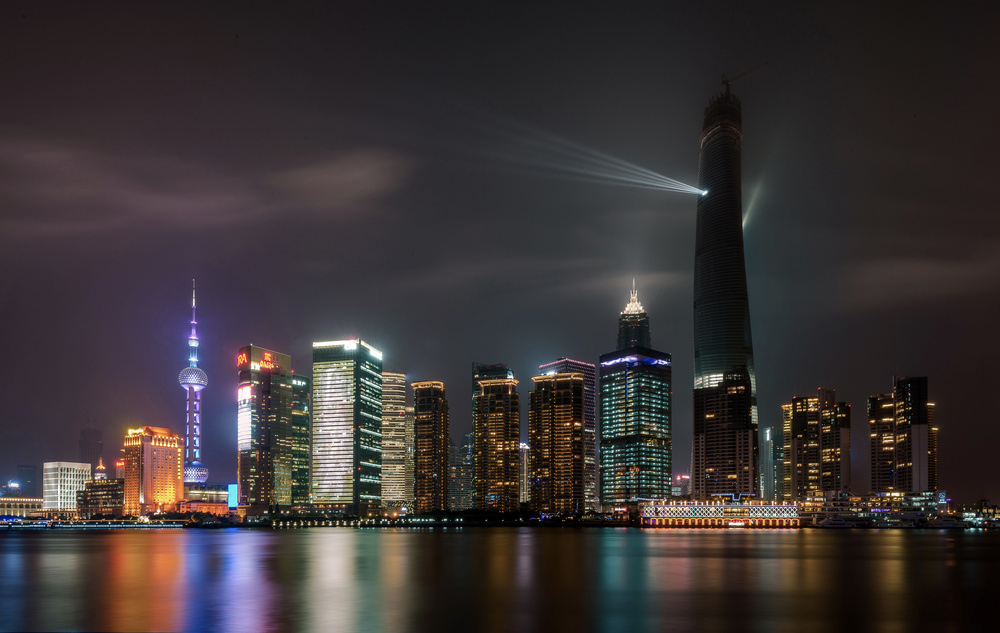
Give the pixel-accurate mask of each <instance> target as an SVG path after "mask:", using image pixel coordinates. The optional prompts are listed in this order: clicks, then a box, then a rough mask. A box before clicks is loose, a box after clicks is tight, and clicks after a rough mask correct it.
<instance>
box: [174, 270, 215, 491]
mask: <svg viewBox="0 0 1000 633" xmlns="http://www.w3.org/2000/svg"><path fill="white" fill-rule="evenodd" d="M196 305H197V303H196V301H195V292H194V279H192V280H191V335H190V336H189V337H188V366H187V367H185V368H184V369H182V370H181V373H180V376H178V377H177V380H178V382H180V384H181V388H182V389H184V391H186V392H187V422H186V424H185V435H184V438H185V439H184V483H199V484H203V483H205V481H207V480H208V469H207V468H205V465H204V464H202V463H201V390H202V389H204V388H205V387H207V386H208V376H207V375H206V374H205V372H204V370H202V369H201V368H199V367H198V329H197V328H198V321H197V319H195V307H196Z"/></svg>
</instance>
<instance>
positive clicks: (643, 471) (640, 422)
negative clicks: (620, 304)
mask: <svg viewBox="0 0 1000 633" xmlns="http://www.w3.org/2000/svg"><path fill="white" fill-rule="evenodd" d="M623 322H624V323H628V324H630V325H629V326H628V328H627V329H630V330H631V331H632V332H633V334H634V337H635V339H636V340H644V341H646V342H648V341H649V340H650V339H649V325H648V324H649V320H648V317H647V316H646V312H645V310H644V309H643V308H642V304H640V303H639V299H638V295H637V293H636V291H635V289H634V288H633V290H632V293H631V297H630V299H629V303H628V305H626V306H625V310H624V311H623V312H622V314H621V318H620V319H619V328H618V331H619V334H620V333H621V332H622V330H623V326H622V323H623ZM643 324H644V325H643ZM631 340H632V339H630V338H629V339H626V340H624V341H623V340H622V337H621V336H619V343H622V342H624V343H628V342H629V341H631ZM599 373H600V378H599V381H600V389H599V392H600V426H601V432H600V435H601V447H600V469H599V474H600V482H601V486H600V488H601V504H602V506H603V509H604V511H606V512H607V511H621V510H622V509H623V508H628V507H631V506H635V504H637V503H638V502H639V501H640V500H643V499H666V498H667V497H669V496H670V493H671V481H670V479H671V473H672V468H673V464H672V456H673V444H672V431H671V429H672V427H671V419H672V403H671V383H672V368H671V361H670V354H667V353H665V352H660V351H657V350H654V349H650V348H648V347H639V346H633V347H627V348H624V349H619V350H617V351H615V352H611V353H608V354H603V355H602V356H601V358H600V369H599Z"/></svg>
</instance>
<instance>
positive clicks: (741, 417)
mask: <svg viewBox="0 0 1000 633" xmlns="http://www.w3.org/2000/svg"><path fill="white" fill-rule="evenodd" d="M750 393H751V391H750V377H749V375H748V374H747V371H746V369H745V368H743V367H739V368H738V369H736V370H734V371H730V372H726V373H725V374H724V375H723V377H722V381H721V382H720V383H719V384H717V385H715V386H713V387H703V388H701V389H695V390H694V442H693V446H692V451H691V495H692V496H693V497H694V498H695V499H700V500H708V499H711V498H712V497H716V496H721V495H728V496H733V497H759V496H760V475H759V472H760V466H759V461H758V460H759V452H758V450H759V449H758V446H757V425H755V424H754V423H753V413H752V408H753V405H752V399H751V396H750Z"/></svg>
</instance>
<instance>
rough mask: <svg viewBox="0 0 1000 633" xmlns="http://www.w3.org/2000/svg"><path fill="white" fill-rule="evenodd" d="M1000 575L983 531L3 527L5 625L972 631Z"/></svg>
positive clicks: (995, 551) (995, 543)
mask: <svg viewBox="0 0 1000 633" xmlns="http://www.w3.org/2000/svg"><path fill="white" fill-rule="evenodd" d="M997 569H1000V534H995V533H982V532H965V533H961V532H960V533H955V532H944V531H937V532H935V531H906V532H904V531H856V530H850V531H822V530H800V531H795V530H776V531H766V530H761V531H739V530H730V531H684V530H678V531H667V530H662V531H656V530H646V531H639V530H599V529H594V530H573V529H513V528H512V529H459V530H455V529H452V530H441V529H436V530H383V531H380V530H354V529H335V528H331V529H312V530H297V531H273V532H272V531H267V530H259V531H258V530H220V531H201V530H161V531H156V530H153V531H118V532H105V533H90V532H58V533H56V532H46V533H18V532H4V533H0V629H3V630H46V631H50V630H106V631H149V630H155V631H203V630H218V629H225V630H237V631H435V632H441V631H472V630H476V631H559V630H565V631H588V630H598V631H625V630H628V631H647V630H648V631H653V630H657V631H659V630H688V629H698V630H704V631H713V630H719V631H723V630H725V631H734V630H748V631H782V630H788V631H803V630H808V631H834V630H843V629H847V628H852V629H857V630H874V629H877V630H898V631H915V630H962V629H967V628H969V627H971V626H973V624H974V623H975V622H977V620H978V619H979V618H980V616H981V615H983V614H984V613H986V610H985V605H987V604H990V603H989V602H987V600H990V599H992V596H993V595H995V594H996V592H997V590H998V589H1000V581H998V580H997V579H996V574H995V573H994V572H995V570H997Z"/></svg>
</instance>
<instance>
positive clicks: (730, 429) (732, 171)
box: [691, 82, 759, 495]
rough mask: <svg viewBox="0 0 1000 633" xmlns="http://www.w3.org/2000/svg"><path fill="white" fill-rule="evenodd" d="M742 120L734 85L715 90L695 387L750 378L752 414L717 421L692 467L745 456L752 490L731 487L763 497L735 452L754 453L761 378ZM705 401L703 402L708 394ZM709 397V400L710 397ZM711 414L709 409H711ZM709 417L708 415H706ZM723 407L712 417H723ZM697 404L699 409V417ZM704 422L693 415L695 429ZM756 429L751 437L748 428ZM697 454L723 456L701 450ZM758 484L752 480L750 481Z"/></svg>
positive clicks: (701, 169) (700, 254)
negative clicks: (748, 254) (750, 287)
mask: <svg viewBox="0 0 1000 633" xmlns="http://www.w3.org/2000/svg"><path fill="white" fill-rule="evenodd" d="M742 143H743V122H742V114H741V106H740V100H739V98H737V97H736V95H734V94H732V92H731V91H730V88H729V84H728V82H726V88H725V91H724V92H722V93H721V94H718V95H716V96H715V97H713V98H712V99H711V101H709V104H708V107H707V108H705V117H704V122H703V125H702V134H701V156H700V159H699V164H698V187H699V188H700V189H701V190H702V191H703V194H702V195H701V196H699V198H698V217H697V228H696V236H695V261H694V388H695V402H696V403H697V402H699V401H700V400H699V394H698V391H699V390H702V389H714V388H716V387H719V386H720V385H721V384H722V383H723V382H724V381H726V380H727V376H729V377H732V376H735V375H740V376H745V379H746V380H748V382H749V388H750V393H749V404H750V415H749V416H742V415H741V416H739V419H735V418H734V419H733V420H731V421H724V420H719V419H718V418H717V417H713V418H712V419H711V423H710V425H709V426H711V427H712V428H713V429H718V430H719V432H722V431H723V430H725V432H724V434H729V437H728V439H727V438H726V437H722V436H718V437H716V438H715V441H713V442H712V443H709V444H699V443H698V442H697V441H696V443H695V446H694V455H693V456H692V457H693V459H692V464H693V465H694V464H711V463H718V462H720V460H721V461H725V462H729V461H730V460H737V461H741V462H742V463H743V465H744V466H745V467H747V468H751V469H753V470H754V472H751V473H741V475H742V474H747V475H749V476H748V477H745V478H744V477H741V479H740V481H745V482H748V485H749V486H750V487H749V488H745V489H744V488H743V487H739V488H740V489H739V490H733V491H732V492H734V493H738V494H745V495H757V494H759V490H758V488H759V484H758V483H757V482H758V479H759V478H758V476H757V472H756V468H757V460H756V459H753V458H752V457H751V458H746V459H744V457H745V456H741V455H737V452H738V451H740V450H746V449H747V448H749V447H744V446H743V444H744V443H745V438H746V437H751V438H753V439H752V440H750V441H751V442H752V443H753V445H754V446H753V451H754V453H756V431H757V376H756V373H755V371H754V362H753V342H752V340H751V336H750V302H749V299H748V296H747V278H746V264H745V261H744V257H743V202H742V189H741V185H740V152H741V148H742ZM701 400H705V399H704V398H702V399H701ZM705 401H706V402H707V400H705ZM705 411H707V409H706V410H705ZM702 413H703V414H705V415H709V414H708V413H706V412H702ZM719 413H720V412H714V413H712V414H711V415H713V416H717V415H719ZM698 414H699V408H698V407H697V406H696V407H695V415H696V416H697V415H698ZM699 422H703V421H700V420H698V419H696V420H695V427H696V428H697V427H698V426H699ZM748 432H749V433H750V435H749V436H747V433H748ZM698 451H715V452H721V453H723V454H718V455H699V454H698ZM711 475H712V473H710V472H702V473H698V472H692V473H691V479H692V485H693V487H694V488H695V489H696V490H699V489H700V488H699V486H698V482H696V481H695V479H696V478H698V477H700V478H705V477H710V476H711ZM750 482H752V483H750Z"/></svg>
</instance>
